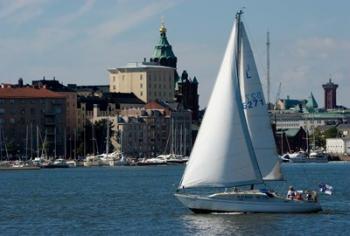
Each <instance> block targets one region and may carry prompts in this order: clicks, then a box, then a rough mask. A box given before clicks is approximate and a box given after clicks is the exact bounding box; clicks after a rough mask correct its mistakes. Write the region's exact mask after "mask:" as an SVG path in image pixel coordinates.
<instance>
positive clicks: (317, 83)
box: [0, 0, 350, 108]
mask: <svg viewBox="0 0 350 236" xmlns="http://www.w3.org/2000/svg"><path fill="white" fill-rule="evenodd" d="M243 7H244V12H245V13H244V16H243V21H244V23H245V25H246V29H247V31H248V36H249V39H250V42H251V46H252V48H253V52H254V54H255V60H256V63H257V66H258V69H259V74H260V78H261V81H262V84H263V86H264V89H266V32H267V31H269V32H270V43H271V46H270V64H271V65H270V79H271V96H270V100H271V101H275V99H276V96H277V90H278V87H279V84H280V83H281V92H280V98H285V97H286V96H288V95H289V96H290V97H291V98H297V99H306V98H307V97H308V96H309V95H310V93H311V92H312V93H313V94H314V96H315V98H316V100H317V102H318V104H319V106H320V107H323V106H324V97H323V89H322V84H324V83H326V82H328V80H329V78H330V77H331V78H332V81H333V82H334V83H336V84H338V85H339V88H338V90H337V94H338V96H337V103H338V105H340V104H341V105H345V106H348V107H350V92H349V91H350V28H349V25H350V14H349V13H348V10H349V9H350V2H349V1H346V0H343V1H340V0H338V1H329V0H327V1H325V0H318V1H305V0H294V1H280V0H266V1H261V0H251V1H249V0H246V1H243V0H235V1H233V0H220V1H210V0H159V1H158V0H147V1H146V0H104V1H97V0H74V1H72V0H0V83H17V81H18V79H19V78H20V77H21V78H23V79H24V82H25V83H31V81H32V80H38V79H42V78H43V76H45V77H46V78H47V79H52V78H53V77H54V76H55V78H56V79H57V80H59V81H61V82H62V83H63V84H68V83H76V84H80V85H91V84H108V71H107V69H109V68H115V67H119V66H124V65H126V64H127V63H128V62H136V61H143V59H144V58H147V59H149V58H150V57H151V55H152V52H153V48H154V45H155V44H156V43H157V42H158V40H159V26H160V22H161V19H164V22H165V26H166V27H167V30H168V31H167V36H168V40H169V42H170V44H171V45H172V46H173V51H174V53H175V55H176V56H177V58H178V72H179V73H180V74H181V73H182V71H183V70H187V72H188V74H189V76H190V77H193V76H196V77H197V79H198V81H199V95H200V106H201V108H204V107H205V106H206V105H207V102H208V99H209V97H210V93H211V89H212V87H213V84H214V82H215V79H216V75H217V73H218V69H219V66H220V64H221V60H222V57H223V54H224V50H225V47H226V44H227V40H228V37H229V33H230V31H231V29H232V24H233V19H234V15H235V13H236V12H237V11H238V10H239V9H241V8H243Z"/></svg>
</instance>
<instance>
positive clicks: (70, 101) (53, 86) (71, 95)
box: [32, 77, 77, 140]
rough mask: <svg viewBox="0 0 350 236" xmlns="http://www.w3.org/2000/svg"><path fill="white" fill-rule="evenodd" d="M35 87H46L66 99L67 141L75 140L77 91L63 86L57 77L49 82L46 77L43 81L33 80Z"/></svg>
mask: <svg viewBox="0 0 350 236" xmlns="http://www.w3.org/2000/svg"><path fill="white" fill-rule="evenodd" d="M32 86H33V87H39V88H42V87H45V88H46V89H49V90H51V91H54V92H56V93H59V94H62V95H63V96H64V97H65V98H66V129H65V131H66V135H67V140H73V137H74V135H75V133H76V129H77V93H76V91H74V90H72V89H70V88H68V87H67V86H64V85H63V84H61V83H60V82H59V81H58V80H55V77H54V78H53V79H52V80H47V79H45V77H44V78H43V79H42V80H33V81H32Z"/></svg>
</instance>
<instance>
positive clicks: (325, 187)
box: [319, 183, 333, 195]
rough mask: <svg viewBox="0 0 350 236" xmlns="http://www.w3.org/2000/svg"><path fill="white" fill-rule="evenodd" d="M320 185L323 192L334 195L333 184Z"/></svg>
mask: <svg viewBox="0 0 350 236" xmlns="http://www.w3.org/2000/svg"><path fill="white" fill-rule="evenodd" d="M319 187H320V192H321V193H324V194H327V195H332V194H333V187H332V186H331V185H328V184H324V183H321V184H320V185H319Z"/></svg>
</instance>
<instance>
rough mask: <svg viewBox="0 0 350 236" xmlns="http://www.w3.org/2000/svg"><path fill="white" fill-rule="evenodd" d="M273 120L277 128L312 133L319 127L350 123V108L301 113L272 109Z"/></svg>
mask: <svg viewBox="0 0 350 236" xmlns="http://www.w3.org/2000/svg"><path fill="white" fill-rule="evenodd" d="M270 115H271V121H272V123H274V124H276V128H277V129H289V128H299V127H303V129H305V130H308V131H309V132H310V133H312V132H313V130H314V129H315V128H317V127H320V126H324V125H337V124H343V123H350V110H333V111H329V112H315V113H299V112H281V111H271V113H270Z"/></svg>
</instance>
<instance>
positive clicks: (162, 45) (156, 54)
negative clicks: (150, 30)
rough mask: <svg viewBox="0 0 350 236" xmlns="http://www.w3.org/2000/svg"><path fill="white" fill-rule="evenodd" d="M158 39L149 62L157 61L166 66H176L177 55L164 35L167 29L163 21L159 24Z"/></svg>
mask: <svg viewBox="0 0 350 236" xmlns="http://www.w3.org/2000/svg"><path fill="white" fill-rule="evenodd" d="M159 32H160V39H159V42H158V44H157V45H156V46H155V47H154V50H153V56H152V57H151V59H150V61H151V62H157V63H159V64H160V65H162V66H168V67H173V68H176V65H177V57H176V56H175V54H174V52H173V49H172V47H171V45H170V44H169V42H168V39H167V37H166V32H167V29H166V28H165V26H164V23H161V25H160V29H159Z"/></svg>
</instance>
